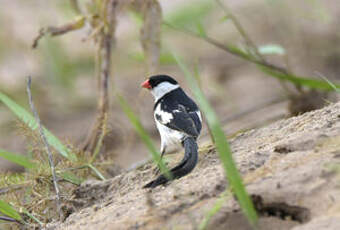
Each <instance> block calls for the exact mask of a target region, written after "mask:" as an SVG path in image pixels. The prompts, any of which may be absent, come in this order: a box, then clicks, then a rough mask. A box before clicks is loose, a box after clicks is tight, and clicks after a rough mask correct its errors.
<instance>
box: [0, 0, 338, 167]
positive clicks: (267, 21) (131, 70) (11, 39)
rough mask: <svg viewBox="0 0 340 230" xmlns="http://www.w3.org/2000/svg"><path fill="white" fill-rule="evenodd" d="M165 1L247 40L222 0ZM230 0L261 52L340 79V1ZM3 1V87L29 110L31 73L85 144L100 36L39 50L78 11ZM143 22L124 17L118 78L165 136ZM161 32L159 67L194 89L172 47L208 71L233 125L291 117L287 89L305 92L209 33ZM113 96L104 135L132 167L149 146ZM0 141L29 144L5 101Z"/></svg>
mask: <svg viewBox="0 0 340 230" xmlns="http://www.w3.org/2000/svg"><path fill="white" fill-rule="evenodd" d="M80 2H82V1H80ZM84 2H86V1H84ZM159 2H160V4H161V7H162V11H163V18H164V20H165V21H166V22H169V23H171V24H172V25H175V26H177V27H179V28H185V29H189V30H192V31H197V30H198V31H202V28H204V32H205V33H207V34H208V35H209V36H211V37H213V38H215V39H216V40H218V41H220V42H221V43H223V44H233V45H235V46H237V47H239V48H241V49H245V48H246V45H245V41H244V40H243V39H242V37H241V36H240V34H239V33H238V31H237V30H236V28H235V26H234V25H233V23H232V22H231V20H230V18H228V17H225V13H224V11H223V9H221V8H220V6H219V5H218V4H216V2H215V1H208V0H199V1H197V0H195V1H194V0H190V1H179V0H172V1H165V0H160V1H159ZM223 2H224V3H225V4H227V5H228V7H229V8H230V9H231V11H232V13H233V14H234V15H235V16H236V17H237V19H238V20H239V21H240V23H241V24H242V26H243V27H244V29H245V30H246V32H247V34H248V35H249V36H250V37H251V39H252V40H253V41H254V43H255V44H256V45H257V46H258V47H259V48H260V50H261V49H262V51H263V53H265V52H267V53H268V54H267V55H265V56H266V58H267V60H268V61H270V62H272V63H275V64H277V65H279V66H283V67H285V68H287V69H289V70H290V71H292V72H294V73H295V74H297V75H301V76H316V74H315V73H316V72H319V73H322V75H324V76H327V78H328V79H329V80H331V81H332V82H337V81H338V80H339V79H338V78H339V73H340V46H339V43H340V30H339V26H338V25H339V23H340V7H339V4H338V3H337V2H336V1H331V0H301V1H294V0H258V1H251V0H244V1H237V0H230V1H223ZM0 3H2V4H1V9H0V28H1V29H0V91H1V92H4V93H6V94H7V95H9V96H10V97H11V98H13V99H15V101H16V102H17V103H19V104H20V105H22V106H24V107H25V108H28V99H27V95H26V90H25V84H26V77H27V76H28V75H31V76H32V79H33V94H34V95H33V96H34V98H35V103H36V105H37V107H38V111H39V114H40V116H41V119H42V121H43V123H44V124H45V125H46V126H47V127H48V128H49V129H50V130H51V131H53V132H54V133H55V134H56V135H57V136H59V137H61V139H62V140H66V141H70V142H72V143H74V144H80V143H82V142H83V141H84V139H85V138H86V136H87V133H88V131H89V130H90V128H91V126H92V124H93V122H94V118H95V112H96V97H97V92H96V79H95V77H94V75H95V74H94V68H95V61H94V60H95V59H94V52H95V46H94V42H93V41H92V40H91V39H86V38H88V35H89V30H88V28H87V27H86V26H85V28H83V29H81V30H79V31H74V32H70V33H68V34H65V35H63V36H59V37H44V38H43V39H42V40H41V41H40V43H39V46H38V47H37V49H32V48H31V45H32V43H33V39H34V38H35V37H36V35H37V34H38V31H39V29H40V28H42V27H46V26H50V25H54V26H56V25H62V24H65V23H67V22H69V21H71V20H73V19H74V18H75V17H76V16H77V15H76V13H75V12H74V11H73V9H72V8H71V5H70V1H69V0H56V1H45V0H25V1H18V0H0ZM140 28H141V20H140V18H139V17H138V15H136V14H134V13H131V12H128V11H126V12H124V13H123V12H122V13H121V14H120V15H119V18H118V27H117V31H116V42H115V48H114V49H113V60H112V73H113V74H112V76H111V81H110V86H113V85H115V86H116V87H117V88H118V89H120V91H121V92H122V94H123V96H124V97H125V98H126V99H127V100H128V102H129V103H130V104H131V105H132V106H133V108H134V110H135V112H137V113H138V114H139V115H140V119H141V121H142V123H143V125H144V126H145V127H146V128H147V130H148V131H149V132H150V133H151V134H152V135H153V137H154V141H155V143H158V141H159V137H158V133H157V130H156V127H155V125H154V121H153V117H152V108H153V98H152V97H151V95H149V93H147V92H145V91H142V90H141V89H140V83H141V82H142V81H143V79H145V78H146V77H148V76H147V67H146V65H145V61H144V58H143V56H144V55H143V52H142V48H141V44H140V40H139V39H140V36H139V30H140ZM161 35H162V38H161V40H162V42H161V43H162V44H161V58H160V67H159V68H158V70H157V72H159V73H165V74H169V75H172V76H174V77H175V78H176V79H177V80H178V81H179V82H180V83H181V84H182V85H183V87H184V88H188V87H187V86H186V85H185V81H184V77H183V76H182V73H181V71H180V70H179V69H178V67H177V66H176V64H175V62H174V60H173V58H172V57H171V55H170V53H171V51H176V52H177V53H179V54H180V55H182V56H183V57H185V59H186V60H187V62H188V63H190V64H192V65H195V66H196V67H197V69H198V71H199V72H200V76H201V79H200V81H201V86H202V90H203V91H204V93H205V94H206V96H207V97H208V99H209V100H210V101H211V103H212V104H213V106H214V108H215V109H216V111H217V113H218V116H219V117H220V119H221V121H222V122H223V123H224V124H225V131H226V132H227V133H229V134H232V133H235V132H237V131H239V130H244V129H249V128H252V127H255V126H258V125H262V124H264V123H268V122H270V121H272V120H275V119H279V118H282V117H287V116H289V110H288V108H289V107H288V104H289V100H288V96H287V94H288V93H287V92H292V93H297V92H296V89H295V88H294V87H292V86H291V85H289V84H287V87H288V89H289V90H288V91H287V89H285V88H283V87H282V85H281V84H280V82H279V81H278V80H277V79H274V78H271V77H269V76H267V75H265V74H264V73H263V72H261V71H260V70H259V69H258V68H256V66H255V65H253V64H251V63H248V62H246V61H244V60H241V59H239V58H238V57H235V56H233V55H230V54H227V53H225V52H224V51H222V50H221V49H217V48H216V47H213V46H212V45H210V44H208V43H206V42H205V41H204V40H202V39H199V38H194V37H191V36H189V35H187V34H185V33H181V32H179V31H175V30H172V29H170V28H169V27H166V26H163V27H162V34H161ZM273 49H274V51H273ZM277 49H279V52H278V51H277ZM275 50H276V51H275ZM283 53H284V54H283ZM110 100H111V101H110V106H111V109H110V116H109V128H110V133H109V135H108V136H107V137H106V138H105V140H104V147H105V149H104V152H105V154H107V155H109V156H112V157H113V158H114V159H115V161H116V163H117V164H118V165H120V166H122V167H124V168H126V167H130V166H131V165H133V164H134V163H136V162H139V161H141V160H143V159H145V158H146V157H147V154H148V153H147V150H146V149H145V148H144V147H143V145H142V143H141V142H140V140H139V137H138V136H137V135H136V134H135V133H134V131H133V128H132V127H131V125H130V124H129V121H128V120H127V118H126V117H125V116H124V114H123V112H122V111H121V109H120V107H119V104H118V102H117V100H116V99H115V98H114V94H112V93H111V95H110ZM325 100H326V99H325ZM327 100H328V99H327ZM256 108H257V109H256ZM204 134H206V130H204V132H203V137H202V138H201V141H204V140H205V138H206V137H205V135H204ZM0 148H1V149H6V150H8V151H12V152H18V153H25V151H26V149H25V140H24V138H23V137H22V135H21V134H20V132H18V129H17V128H16V120H15V118H14V116H13V115H12V114H11V113H10V112H9V111H8V110H7V108H6V107H4V106H3V105H0ZM9 169H14V166H13V165H10V164H9V163H8V162H5V161H2V160H1V159H0V170H4V171H6V170H9Z"/></svg>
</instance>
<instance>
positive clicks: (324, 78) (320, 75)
mask: <svg viewBox="0 0 340 230" xmlns="http://www.w3.org/2000/svg"><path fill="white" fill-rule="evenodd" d="M317 75H318V76H319V77H320V78H322V79H323V80H325V82H327V84H328V85H330V86H331V87H332V88H333V90H334V91H335V92H337V93H339V94H340V88H339V85H338V86H336V85H335V84H334V83H333V82H331V81H330V80H328V79H327V78H326V77H325V76H323V75H322V74H320V73H317Z"/></svg>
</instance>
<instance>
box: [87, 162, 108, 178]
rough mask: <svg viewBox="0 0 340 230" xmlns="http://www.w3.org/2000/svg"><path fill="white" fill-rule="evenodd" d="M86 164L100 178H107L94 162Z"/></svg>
mask: <svg viewBox="0 0 340 230" xmlns="http://www.w3.org/2000/svg"><path fill="white" fill-rule="evenodd" d="M86 166H87V167H89V168H90V169H91V170H92V171H93V172H94V173H95V174H96V175H97V176H98V177H99V179H101V180H106V179H105V177H104V176H103V174H102V173H101V172H99V170H98V169H97V168H96V167H94V166H93V165H92V164H87V165H86Z"/></svg>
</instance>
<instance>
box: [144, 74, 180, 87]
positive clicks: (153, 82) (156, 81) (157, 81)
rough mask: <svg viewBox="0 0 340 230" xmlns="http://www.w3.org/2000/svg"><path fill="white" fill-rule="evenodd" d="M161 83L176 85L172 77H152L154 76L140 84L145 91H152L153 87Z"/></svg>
mask: <svg viewBox="0 0 340 230" xmlns="http://www.w3.org/2000/svg"><path fill="white" fill-rule="evenodd" d="M163 82H169V83H171V84H173V85H177V84H178V83H177V81H176V80H175V79H173V78H172V77H170V76H168V75H154V76H151V77H149V79H148V80H146V81H144V82H143V83H142V87H144V88H147V89H153V88H154V87H156V86H157V85H159V84H160V83H163Z"/></svg>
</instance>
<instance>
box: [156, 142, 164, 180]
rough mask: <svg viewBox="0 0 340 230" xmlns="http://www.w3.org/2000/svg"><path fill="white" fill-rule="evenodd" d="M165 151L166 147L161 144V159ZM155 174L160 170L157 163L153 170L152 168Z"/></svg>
mask: <svg viewBox="0 0 340 230" xmlns="http://www.w3.org/2000/svg"><path fill="white" fill-rule="evenodd" d="M165 151H166V147H165V146H164V145H162V146H161V160H162V159H163V156H164V154H165ZM153 171H154V173H155V174H159V172H160V171H161V168H160V166H159V165H157V168H156V169H155V170H153Z"/></svg>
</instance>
